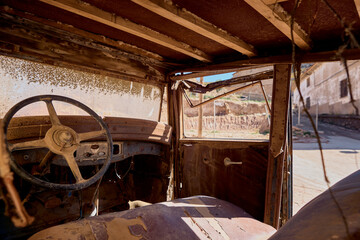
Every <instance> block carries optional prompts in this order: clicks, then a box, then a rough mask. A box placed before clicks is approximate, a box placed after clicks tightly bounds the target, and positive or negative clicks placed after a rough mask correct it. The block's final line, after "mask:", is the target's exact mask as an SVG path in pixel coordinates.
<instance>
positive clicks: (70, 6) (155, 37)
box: [40, 0, 212, 62]
mask: <svg viewBox="0 0 360 240" xmlns="http://www.w3.org/2000/svg"><path fill="white" fill-rule="evenodd" d="M40 1H41V2H44V3H47V4H49V5H52V6H55V7H58V8H61V9H63V10H66V11H69V12H72V13H74V14H77V15H80V16H82V17H85V18H88V19H91V20H93V21H97V22H100V23H102V24H105V25H108V26H110V27H113V28H116V29H118V30H121V31H124V32H127V33H130V34H133V35H135V36H137V37H140V38H143V39H146V40H148V41H151V42H154V43H157V44H159V45H161V46H164V47H167V48H170V49H172V50H174V51H177V52H180V53H183V54H186V55H188V56H190V57H193V58H195V59H198V60H200V61H203V62H211V60H212V58H211V57H210V56H209V55H207V54H206V53H204V52H202V51H201V50H199V49H196V48H193V47H191V46H190V45H188V44H186V43H183V42H179V41H177V40H175V39H173V38H171V37H169V36H166V35H164V34H161V33H159V32H156V31H154V30H152V29H149V28H147V27H145V26H142V25H139V24H136V23H133V22H131V21H129V20H127V19H124V18H122V17H120V16H117V15H115V14H113V13H110V12H106V11H103V10H101V9H99V8H97V7H94V6H92V5H90V4H88V3H85V2H82V1H78V0H40Z"/></svg>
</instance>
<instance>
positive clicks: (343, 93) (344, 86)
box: [340, 79, 348, 98]
mask: <svg viewBox="0 0 360 240" xmlns="http://www.w3.org/2000/svg"><path fill="white" fill-rule="evenodd" d="M347 95H348V87H347V81H346V79H344V80H341V81H340V98H343V97H346V96H347Z"/></svg>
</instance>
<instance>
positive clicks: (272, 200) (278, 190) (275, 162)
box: [264, 64, 291, 229]
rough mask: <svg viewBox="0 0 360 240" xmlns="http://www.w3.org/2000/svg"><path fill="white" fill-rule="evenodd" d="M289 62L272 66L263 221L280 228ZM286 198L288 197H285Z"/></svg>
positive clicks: (288, 93)
mask: <svg viewBox="0 0 360 240" xmlns="http://www.w3.org/2000/svg"><path fill="white" fill-rule="evenodd" d="M290 69H291V65H290V64H279V65H275V66H274V81H273V94H272V102H271V104H272V105H271V126H270V145H269V159H268V169H267V178H266V192H265V214H264V222H265V223H267V224H270V225H272V226H273V227H275V228H276V229H278V228H279V222H280V221H279V220H280V219H279V218H280V208H281V200H282V183H283V175H284V162H285V161H286V155H285V153H284V150H285V149H286V134H287V131H288V129H287V121H288V113H289V111H288V108H289V96H290ZM284 197H287V196H284Z"/></svg>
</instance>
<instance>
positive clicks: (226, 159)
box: [224, 157, 242, 167]
mask: <svg viewBox="0 0 360 240" xmlns="http://www.w3.org/2000/svg"><path fill="white" fill-rule="evenodd" d="M235 164H236V165H241V164H242V162H232V161H231V159H230V158H228V157H226V158H224V165H225V167H228V166H230V165H235Z"/></svg>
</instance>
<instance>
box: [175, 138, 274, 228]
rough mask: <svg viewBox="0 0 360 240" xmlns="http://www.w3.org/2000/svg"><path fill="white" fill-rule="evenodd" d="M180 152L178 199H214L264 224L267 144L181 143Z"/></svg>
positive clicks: (191, 141) (225, 142)
mask: <svg viewBox="0 0 360 240" xmlns="http://www.w3.org/2000/svg"><path fill="white" fill-rule="evenodd" d="M180 150H181V159H180V168H181V169H180V170H181V171H180V172H181V176H180V179H181V185H182V188H181V190H180V196H181V197H188V196H193V195H208V196H213V197H217V198H220V199H223V200H226V201H229V202H231V203H234V204H235V205H237V206H239V207H241V208H243V209H244V210H245V211H247V212H248V213H249V214H251V215H252V216H253V217H255V218H257V219H258V220H261V221H262V220H263V217H264V202H265V186H266V171H267V159H268V142H230V141H204V140H181V142H180ZM226 157H228V158H230V159H231V161H233V162H240V161H241V162H242V164H241V165H230V166H227V167H226V166H225V165H224V159H225V158H226Z"/></svg>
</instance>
